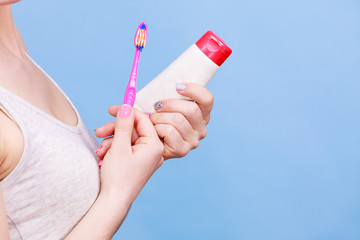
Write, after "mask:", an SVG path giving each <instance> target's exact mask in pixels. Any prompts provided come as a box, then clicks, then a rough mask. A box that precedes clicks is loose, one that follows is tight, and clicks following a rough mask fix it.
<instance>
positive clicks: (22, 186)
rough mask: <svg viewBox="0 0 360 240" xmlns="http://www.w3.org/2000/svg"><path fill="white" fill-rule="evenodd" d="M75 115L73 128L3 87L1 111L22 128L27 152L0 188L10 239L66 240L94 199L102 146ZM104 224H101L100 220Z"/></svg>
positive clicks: (0, 96)
mask: <svg viewBox="0 0 360 240" xmlns="http://www.w3.org/2000/svg"><path fill="white" fill-rule="evenodd" d="M49 79H50V80H51V81H52V82H53V83H54V84H55V86H57V88H58V89H59V90H60V91H61V92H62V93H63V95H64V97H65V98H66V99H67V101H68V102H69V103H70V105H71V106H72V108H73V110H74V111H75V113H76V115H77V118H78V124H77V125H76V126H71V125H67V124H65V123H63V122H62V121H60V120H58V119H56V118H55V117H53V116H51V115H49V114H47V113H45V112H43V111H42V110H40V109H39V108H37V107H35V106H34V105H32V104H30V103H29V102H27V101H25V100H24V99H23V98H20V97H19V96H17V95H15V94H13V93H12V92H10V91H8V90H6V89H5V88H3V87H1V86H0V108H1V109H2V110H3V111H5V112H6V113H7V114H8V115H9V117H10V118H12V119H13V121H14V122H15V123H16V124H17V125H18V126H19V128H20V130H21V131H22V134H23V137H24V150H23V154H22V157H21V159H20V161H19V163H18V164H17V166H16V168H15V169H14V170H13V171H12V172H11V173H10V174H9V175H8V176H7V177H6V178H5V179H3V180H2V181H1V183H0V186H1V189H2V194H3V198H4V202H5V209H6V214H7V219H8V224H9V228H10V236H11V239H13V240H17V239H23V240H47V239H49V240H56V239H63V238H64V237H65V236H66V235H67V234H68V233H69V232H70V231H71V230H72V229H73V228H74V227H75V226H76V224H77V223H78V222H79V221H80V220H81V218H82V217H83V216H84V215H85V214H86V212H87V211H88V210H89V208H90V207H91V206H92V204H93V203H94V201H95V200H96V198H97V196H98V193H99V188H100V180H99V168H98V166H97V163H98V160H97V157H96V155H95V150H96V149H97V147H98V143H97V141H96V139H95V138H94V137H93V135H92V134H91V133H90V132H89V130H88V129H87V127H86V126H85V125H84V123H83V122H82V120H81V117H80V116H79V113H78V111H77V110H76V108H75V107H74V105H73V104H72V102H71V101H70V100H69V98H68V97H67V96H66V94H65V93H64V92H63V91H62V90H61V89H60V87H59V86H58V85H57V84H56V83H55V82H54V81H53V80H52V79H51V78H50V77H49ZM99 221H100V219H99Z"/></svg>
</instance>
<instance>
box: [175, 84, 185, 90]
mask: <svg viewBox="0 0 360 240" xmlns="http://www.w3.org/2000/svg"><path fill="white" fill-rule="evenodd" d="M185 88H186V85H185V84H182V83H177V84H176V90H178V91H184V90H185Z"/></svg>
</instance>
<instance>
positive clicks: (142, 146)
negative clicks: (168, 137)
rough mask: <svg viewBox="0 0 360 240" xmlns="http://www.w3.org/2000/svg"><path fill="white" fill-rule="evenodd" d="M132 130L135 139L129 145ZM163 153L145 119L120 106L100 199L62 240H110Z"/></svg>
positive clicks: (135, 112) (160, 161)
mask: <svg viewBox="0 0 360 240" xmlns="http://www.w3.org/2000/svg"><path fill="white" fill-rule="evenodd" d="M134 125H135V126H136V127H135V128H134ZM134 129H136V131H137V133H138V136H139V137H138V139H137V141H136V142H135V143H131V135H132V132H133V130H134ZM163 151H164V148H163V145H162V143H161V142H160V140H159V139H158V137H157V134H156V131H155V129H154V127H153V125H152V123H151V121H150V120H149V119H148V117H147V116H146V115H145V114H143V113H140V112H138V111H133V110H132V108H131V107H130V106H124V105H122V106H121V107H120V109H119V111H118V113H117V118H116V123H115V134H114V140H113V143H112V146H111V148H110V149H109V151H108V152H107V154H106V156H105V158H104V163H103V165H102V167H101V175H100V176H101V192H100V195H99V197H98V199H97V200H96V201H95V203H94V205H93V206H92V207H91V209H90V210H89V212H88V213H87V214H86V215H85V217H84V218H83V219H82V220H81V222H80V223H79V224H78V225H77V226H76V227H75V229H74V230H73V231H72V232H71V233H70V234H69V236H68V237H67V238H66V239H67V240H72V239H94V240H95V239H99V240H100V239H101V240H102V239H111V237H112V236H113V235H114V234H115V232H116V231H117V230H118V228H119V227H120V225H121V223H122V222H123V220H124V219H125V217H126V214H127V212H128V211H129V209H130V206H131V204H132V202H133V201H134V200H135V198H136V197H137V196H138V194H139V193H140V191H141V189H142V188H143V187H144V185H145V184H146V182H147V181H148V180H149V179H150V177H151V176H152V174H153V173H154V172H155V171H156V170H157V169H158V168H159V167H160V166H161V165H162V163H163V161H164V159H163V157H162V154H163Z"/></svg>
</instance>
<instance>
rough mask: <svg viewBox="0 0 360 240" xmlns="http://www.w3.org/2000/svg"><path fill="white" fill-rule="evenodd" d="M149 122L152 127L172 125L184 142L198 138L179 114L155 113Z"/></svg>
mask: <svg viewBox="0 0 360 240" xmlns="http://www.w3.org/2000/svg"><path fill="white" fill-rule="evenodd" d="M151 121H152V123H153V124H154V125H156V124H170V125H172V126H173V127H174V128H175V129H176V130H177V131H178V132H179V133H180V135H181V136H182V138H183V139H184V140H185V141H188V142H191V141H192V140H193V138H198V136H197V134H196V131H194V129H193V128H192V126H191V125H190V123H189V121H188V120H187V119H186V118H185V117H184V115H182V114H181V113H177V112H175V113H169V112H165V113H155V114H153V115H152V116H151Z"/></svg>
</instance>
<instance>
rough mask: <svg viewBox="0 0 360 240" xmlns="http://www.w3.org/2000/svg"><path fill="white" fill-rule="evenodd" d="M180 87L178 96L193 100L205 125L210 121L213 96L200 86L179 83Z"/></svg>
mask: <svg viewBox="0 0 360 240" xmlns="http://www.w3.org/2000/svg"><path fill="white" fill-rule="evenodd" d="M179 85H181V87H180V88H179V87H178V89H182V90H177V92H178V93H179V94H180V95H183V96H185V97H189V98H191V99H192V100H194V101H195V102H196V103H197V104H198V105H199V108H200V110H201V112H202V115H203V118H204V120H205V123H206V124H207V123H208V122H209V121H210V112H211V110H212V108H213V105H214V96H213V95H212V93H211V92H210V91H209V90H207V89H206V88H205V87H203V86H202V85H200V84H196V83H181V84H179Z"/></svg>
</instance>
